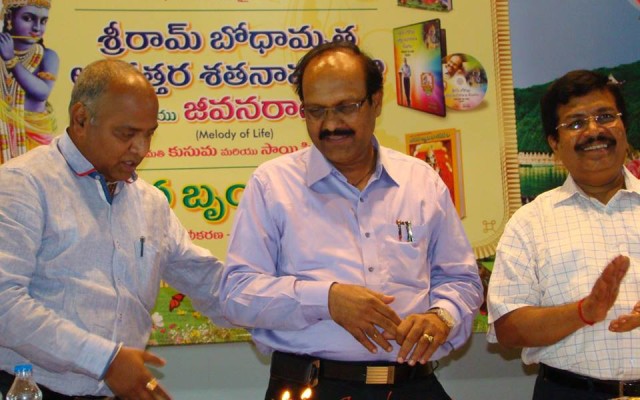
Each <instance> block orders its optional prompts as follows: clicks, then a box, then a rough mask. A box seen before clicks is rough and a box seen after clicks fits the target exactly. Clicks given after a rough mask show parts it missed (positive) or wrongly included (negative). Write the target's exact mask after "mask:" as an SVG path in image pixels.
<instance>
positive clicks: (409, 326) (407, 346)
mask: <svg viewBox="0 0 640 400" xmlns="http://www.w3.org/2000/svg"><path fill="white" fill-rule="evenodd" d="M405 332H406V334H405ZM422 332H424V330H423V329H422V328H419V327H416V324H414V321H413V320H405V321H404V323H403V325H401V326H400V327H398V337H399V338H401V339H402V341H398V344H400V350H398V362H399V363H403V362H405V360H408V356H409V354H410V352H411V350H412V349H413V347H414V345H415V344H416V343H417V342H418V340H419V339H420V337H421V336H422Z"/></svg>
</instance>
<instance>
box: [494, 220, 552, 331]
mask: <svg viewBox="0 0 640 400" xmlns="http://www.w3.org/2000/svg"><path fill="white" fill-rule="evenodd" d="M523 211H525V210H524V209H520V210H519V212H517V213H516V214H514V216H513V217H512V218H511V220H510V221H509V223H508V224H507V226H506V227H505V230H504V232H503V234H502V237H501V238H500V242H499V243H498V248H497V251H496V259H495V262H494V264H493V271H492V272H491V279H490V281H489V290H488V294H487V308H488V311H489V319H488V322H489V331H488V332H487V340H488V341H489V342H492V343H497V341H498V339H497V337H496V333H495V328H494V325H493V324H494V322H495V321H496V320H498V319H499V318H500V317H502V316H504V315H506V314H508V313H510V312H511V311H513V310H516V309H518V308H521V307H525V306H537V305H539V304H540V296H541V293H540V288H539V284H538V280H537V279H535V269H536V268H535V263H536V262H537V259H538V257H537V256H536V254H535V251H534V250H533V241H532V240H531V239H530V238H528V235H527V231H528V230H530V229H529V228H527V224H526V218H522V215H523Z"/></svg>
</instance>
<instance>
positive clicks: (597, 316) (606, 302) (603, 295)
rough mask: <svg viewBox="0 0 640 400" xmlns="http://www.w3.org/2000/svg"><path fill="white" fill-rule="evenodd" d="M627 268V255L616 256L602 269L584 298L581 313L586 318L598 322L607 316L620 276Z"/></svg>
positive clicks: (616, 291) (618, 288)
mask: <svg viewBox="0 0 640 400" xmlns="http://www.w3.org/2000/svg"><path fill="white" fill-rule="evenodd" d="M628 269H629V257H626V256H622V255H620V256H617V257H616V258H614V259H613V260H612V261H611V262H610V263H609V264H608V265H607V266H606V268H605V269H604V271H602V274H600V277H599V278H598V280H597V281H596V283H595V284H594V285H593V288H592V289H591V293H589V295H588V296H587V297H585V298H584V302H583V303H582V313H583V316H584V318H585V319H586V320H588V321H593V322H600V321H602V320H604V319H605V318H606V317H607V313H608V312H609V309H611V307H613V304H614V303H615V301H616V299H617V298H618V292H619V290H620V283H621V282H622V278H624V276H625V275H626V273H627V270H628Z"/></svg>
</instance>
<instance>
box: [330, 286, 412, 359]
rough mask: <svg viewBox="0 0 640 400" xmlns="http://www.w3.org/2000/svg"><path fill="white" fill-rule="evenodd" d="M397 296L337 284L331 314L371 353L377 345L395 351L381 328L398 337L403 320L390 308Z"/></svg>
mask: <svg viewBox="0 0 640 400" xmlns="http://www.w3.org/2000/svg"><path fill="white" fill-rule="evenodd" d="M394 299H395V298H394V297H393V296H387V295H384V294H382V293H378V292H374V291H373V290H370V289H367V288H365V287H362V286H357V285H347V284H340V283H334V284H333V285H332V286H331V289H329V314H330V315H331V318H332V319H333V320H334V321H335V322H336V323H337V324H338V325H340V326H342V327H343V328H344V329H345V330H346V331H347V332H349V333H350V334H351V335H352V336H353V337H354V338H356V340H357V341H358V342H360V343H361V344H362V345H363V346H364V347H365V348H366V349H367V350H369V351H370V352H372V353H376V352H377V351H378V350H377V346H379V347H380V348H382V349H384V350H385V351H391V350H392V349H393V347H392V346H391V344H390V343H389V341H388V340H387V339H386V338H385V337H384V336H383V335H382V333H381V331H380V330H379V328H380V329H381V330H382V332H387V333H388V334H389V335H390V336H392V337H395V335H396V329H397V326H398V325H399V324H400V322H401V320H400V317H399V316H398V314H396V312H395V311H393V309H392V308H391V307H389V304H390V303H391V302H393V300H394ZM378 327H379V328H378ZM385 336H386V335H385Z"/></svg>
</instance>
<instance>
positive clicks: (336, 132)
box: [320, 129, 356, 140]
mask: <svg viewBox="0 0 640 400" xmlns="http://www.w3.org/2000/svg"><path fill="white" fill-rule="evenodd" d="M355 134H356V132H355V131H354V130H353V129H336V130H333V131H330V130H328V129H324V130H323V131H322V132H320V140H323V139H326V138H328V137H329V136H353V135H355Z"/></svg>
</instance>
